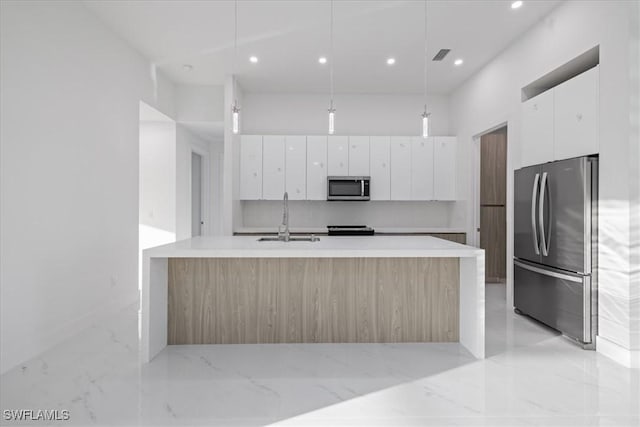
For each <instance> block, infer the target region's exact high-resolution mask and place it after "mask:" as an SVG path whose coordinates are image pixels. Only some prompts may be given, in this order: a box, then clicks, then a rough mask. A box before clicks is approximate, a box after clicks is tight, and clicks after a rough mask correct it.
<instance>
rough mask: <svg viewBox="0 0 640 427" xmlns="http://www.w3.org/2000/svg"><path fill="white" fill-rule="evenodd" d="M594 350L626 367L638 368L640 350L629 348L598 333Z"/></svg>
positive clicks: (639, 365) (639, 364)
mask: <svg viewBox="0 0 640 427" xmlns="http://www.w3.org/2000/svg"><path fill="white" fill-rule="evenodd" d="M596 351H597V352H598V353H600V354H602V355H604V356H606V357H608V358H609V359H612V360H613V361H615V362H617V363H619V364H621V365H622V366H624V367H626V368H632V369H640V350H629V349H627V348H624V347H622V346H621V345H620V344H616V343H614V342H613V341H610V340H608V339H606V338H603V337H601V336H599V335H598V336H597V337H596Z"/></svg>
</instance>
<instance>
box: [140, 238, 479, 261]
mask: <svg viewBox="0 0 640 427" xmlns="http://www.w3.org/2000/svg"><path fill="white" fill-rule="evenodd" d="M483 252H484V251H483V250H482V249H478V248H475V247H472V246H467V245H461V244H459V243H454V242H450V241H446V240H442V239H438V238H435V237H429V236H374V237H372V236H320V241H318V242H258V237H257V236H233V237H231V236H220V237H217V236H216V237H214V236H202V237H195V238H192V239H186V240H181V241H178V242H175V243H170V244H167V245H163V246H157V247H155V248H150V249H146V250H145V251H144V256H145V257H149V258H278V257H288V258H361V257H370V258H374V257H375V258H385V257H392V258H401V257H433V258H437V257H476V256H478V255H481V254H482V253H483Z"/></svg>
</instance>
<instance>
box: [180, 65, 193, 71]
mask: <svg viewBox="0 0 640 427" xmlns="http://www.w3.org/2000/svg"><path fill="white" fill-rule="evenodd" d="M182 69H183V70H184V71H193V65H191V64H183V65H182Z"/></svg>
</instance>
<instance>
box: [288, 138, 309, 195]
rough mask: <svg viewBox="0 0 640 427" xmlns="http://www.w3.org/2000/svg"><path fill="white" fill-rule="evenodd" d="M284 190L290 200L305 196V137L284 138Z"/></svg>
mask: <svg viewBox="0 0 640 427" xmlns="http://www.w3.org/2000/svg"><path fill="white" fill-rule="evenodd" d="M285 190H286V191H287V193H289V198H290V199H291V200H304V199H306V198H307V137H306V136H287V137H286V139H285Z"/></svg>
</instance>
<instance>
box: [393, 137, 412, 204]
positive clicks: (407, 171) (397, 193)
mask: <svg viewBox="0 0 640 427" xmlns="http://www.w3.org/2000/svg"><path fill="white" fill-rule="evenodd" d="M390 153H391V200H411V138H410V137H408V136H392V137H391V143H390Z"/></svg>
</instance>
